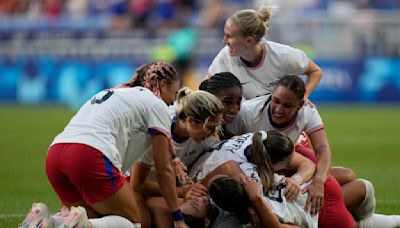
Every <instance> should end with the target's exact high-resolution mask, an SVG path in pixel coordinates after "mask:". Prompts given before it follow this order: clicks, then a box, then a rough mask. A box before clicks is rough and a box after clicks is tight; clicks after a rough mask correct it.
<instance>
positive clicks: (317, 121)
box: [304, 107, 324, 135]
mask: <svg viewBox="0 0 400 228" xmlns="http://www.w3.org/2000/svg"><path fill="white" fill-rule="evenodd" d="M307 109H308V110H307V112H306V117H307V121H306V125H305V128H304V130H305V131H306V133H307V135H310V134H312V133H313V132H316V131H318V130H321V129H323V128H324V123H323V122H322V119H321V116H320V115H319V113H318V111H317V109H315V108H311V107H307Z"/></svg>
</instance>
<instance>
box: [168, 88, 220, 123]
mask: <svg viewBox="0 0 400 228" xmlns="http://www.w3.org/2000/svg"><path fill="white" fill-rule="evenodd" d="M223 110H224V106H223V105H222V103H221V101H220V100H219V99H218V98H217V97H216V96H214V95H213V94H211V93H209V92H206V91H201V90H198V91H191V90H190V89H189V88H187V87H184V88H182V89H180V90H179V92H178V94H177V101H176V107H175V113H176V117H177V119H178V121H179V120H185V119H186V118H187V117H189V116H192V117H194V118H195V120H196V121H197V122H198V123H204V122H206V121H207V120H208V119H209V118H215V117H216V116H217V115H218V114H221V113H222V112H223Z"/></svg>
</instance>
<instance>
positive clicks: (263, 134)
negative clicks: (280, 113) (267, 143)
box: [259, 131, 268, 141]
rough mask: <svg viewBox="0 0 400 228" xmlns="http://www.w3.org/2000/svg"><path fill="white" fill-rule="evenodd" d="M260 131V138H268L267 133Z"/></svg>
mask: <svg viewBox="0 0 400 228" xmlns="http://www.w3.org/2000/svg"><path fill="white" fill-rule="evenodd" d="M259 132H260V133H261V140H262V141H264V140H266V139H267V138H268V134H267V132H265V131H259Z"/></svg>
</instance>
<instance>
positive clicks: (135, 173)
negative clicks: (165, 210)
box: [131, 161, 162, 197]
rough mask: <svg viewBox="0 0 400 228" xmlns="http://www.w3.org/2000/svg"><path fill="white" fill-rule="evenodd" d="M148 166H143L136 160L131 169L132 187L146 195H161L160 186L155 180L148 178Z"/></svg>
mask: <svg viewBox="0 0 400 228" xmlns="http://www.w3.org/2000/svg"><path fill="white" fill-rule="evenodd" d="M149 173H150V167H147V166H145V165H144V164H142V163H141V162H140V161H139V162H136V163H135V165H134V166H133V167H132V171H131V184H132V188H133V189H134V190H135V191H136V192H139V193H142V194H145V195H146V196H151V197H157V196H162V195H161V190H160V186H159V185H158V183H157V182H155V181H151V180H149V179H148V178H147V177H148V176H149Z"/></svg>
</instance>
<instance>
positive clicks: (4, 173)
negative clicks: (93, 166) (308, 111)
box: [0, 104, 400, 227]
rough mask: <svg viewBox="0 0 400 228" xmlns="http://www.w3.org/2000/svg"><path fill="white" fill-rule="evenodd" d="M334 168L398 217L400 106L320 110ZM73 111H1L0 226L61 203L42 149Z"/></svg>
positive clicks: (19, 108) (54, 208)
mask: <svg viewBox="0 0 400 228" xmlns="http://www.w3.org/2000/svg"><path fill="white" fill-rule="evenodd" d="M319 112H320V114H321V116H322V118H323V120H324V123H325V126H326V130H327V133H328V138H329V142H330V145H331V149H332V154H333V165H340V166H345V167H350V168H352V169H353V170H354V171H355V172H356V174H357V176H358V177H360V178H365V179H368V180H370V181H371V182H372V183H373V184H374V186H375V194H376V198H377V212H378V213H384V214H400V199H399V197H398V194H399V193H400V177H399V176H398V175H399V171H400V168H399V165H398V161H400V153H399V148H400V138H399V131H400V121H399V117H400V106H399V105H398V106H320V107H319ZM73 114H74V112H72V111H69V110H68V109H65V108H61V107H56V106H37V107H24V106H12V105H4V104H3V105H1V107H0V117H1V121H0V129H1V131H0V151H1V152H0V158H1V162H2V164H1V166H0V186H1V187H0V227H17V225H18V223H19V222H21V221H22V219H23V217H24V216H25V215H26V213H27V211H28V209H29V208H30V206H31V204H32V203H33V202H44V203H46V204H47V205H48V206H49V209H50V211H51V212H53V213H55V212H56V211H57V210H58V209H59V207H60V203H59V201H58V198H57V196H56V194H55V193H54V192H53V190H52V188H51V186H50V184H49V182H48V181H47V178H46V174H45V156H46V151H47V148H48V146H49V144H50V143H51V141H52V140H53V138H54V137H55V136H56V135H57V133H59V132H61V131H62V129H63V128H64V126H65V125H66V124H67V123H68V121H69V119H70V118H71V117H72V116H73Z"/></svg>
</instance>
